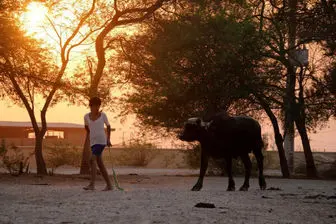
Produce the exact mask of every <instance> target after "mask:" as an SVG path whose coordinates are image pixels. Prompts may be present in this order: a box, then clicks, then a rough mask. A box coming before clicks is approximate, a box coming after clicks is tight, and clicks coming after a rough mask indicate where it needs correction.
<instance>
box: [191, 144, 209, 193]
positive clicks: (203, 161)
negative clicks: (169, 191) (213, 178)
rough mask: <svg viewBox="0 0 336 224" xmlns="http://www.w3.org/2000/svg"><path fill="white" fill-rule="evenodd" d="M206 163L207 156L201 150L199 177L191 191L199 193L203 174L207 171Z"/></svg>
mask: <svg viewBox="0 0 336 224" xmlns="http://www.w3.org/2000/svg"><path fill="white" fill-rule="evenodd" d="M208 161H209V156H208V155H207V154H206V153H205V152H204V151H203V150H202V152H201V168H200V175H199V177H198V180H197V182H196V184H195V185H194V186H193V188H192V189H191V190H192V191H199V190H201V189H202V187H203V179H204V176H205V172H206V170H207V169H208Z"/></svg>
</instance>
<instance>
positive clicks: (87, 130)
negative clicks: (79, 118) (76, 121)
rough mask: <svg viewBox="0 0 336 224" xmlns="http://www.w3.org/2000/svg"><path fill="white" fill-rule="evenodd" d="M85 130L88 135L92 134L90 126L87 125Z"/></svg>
mask: <svg viewBox="0 0 336 224" xmlns="http://www.w3.org/2000/svg"><path fill="white" fill-rule="evenodd" d="M84 127H85V130H86V133H87V134H89V133H90V129H89V126H88V125H85V126H84Z"/></svg>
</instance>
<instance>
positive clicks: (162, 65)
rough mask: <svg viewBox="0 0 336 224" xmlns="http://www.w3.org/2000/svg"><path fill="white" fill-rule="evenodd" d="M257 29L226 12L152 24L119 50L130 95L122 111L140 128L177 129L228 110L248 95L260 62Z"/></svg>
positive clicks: (183, 17) (189, 16)
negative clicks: (126, 66)
mask: <svg viewBox="0 0 336 224" xmlns="http://www.w3.org/2000/svg"><path fill="white" fill-rule="evenodd" d="M260 49H261V45H260V42H259V40H258V33H257V32H256V27H255V24H253V23H252V22H251V21H249V20H248V19H244V18H240V19H238V18H236V17H234V16H233V15H228V14H226V13H225V11H222V12H221V13H218V14H216V15H212V14H207V13H204V12H199V13H197V14H194V15H182V16H181V17H180V18H178V19H176V20H160V21H158V22H156V23H153V24H150V25H149V26H148V27H147V29H146V32H144V34H141V35H136V36H135V37H134V38H131V39H130V40H129V41H127V42H126V43H124V45H123V54H124V59H125V60H127V61H128V62H129V63H130V64H131V65H132V66H134V67H131V71H130V72H129V73H128V75H127V77H126V78H127V79H128V80H129V81H130V82H131V83H132V87H133V88H134V89H133V91H131V92H130V94H129V95H128V96H127V98H126V99H125V102H126V104H125V108H129V112H133V113H135V114H136V115H137V116H138V118H139V119H140V121H141V122H142V124H143V125H147V126H163V127H167V128H176V127H180V124H181V122H182V121H184V120H185V119H186V118H187V117H190V116H200V115H203V114H207V113H212V112H215V111H219V110H227V109H228V108H229V107H230V106H231V105H232V103H233V102H235V100H237V99H240V98H244V97H245V98H246V96H247V95H248V94H249V93H248V92H247V91H246V88H244V87H243V85H242V83H244V82H245V81H247V80H248V81H249V82H250V83H249V84H252V82H253V78H251V76H253V74H254V69H255V68H256V66H257V64H258V60H259V59H260V57H261V54H260Z"/></svg>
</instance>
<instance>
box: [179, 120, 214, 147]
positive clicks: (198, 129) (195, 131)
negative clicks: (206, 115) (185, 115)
mask: <svg viewBox="0 0 336 224" xmlns="http://www.w3.org/2000/svg"><path fill="white" fill-rule="evenodd" d="M210 124H211V122H204V121H203V120H202V119H201V118H198V117H193V118H189V119H188V120H187V122H186V123H185V124H184V128H183V130H182V132H181V133H180V134H179V135H178V138H179V139H180V140H182V141H187V142H192V141H197V140H200V138H201V137H202V135H203V134H204V131H206V130H207V129H208V127H209V125H210Z"/></svg>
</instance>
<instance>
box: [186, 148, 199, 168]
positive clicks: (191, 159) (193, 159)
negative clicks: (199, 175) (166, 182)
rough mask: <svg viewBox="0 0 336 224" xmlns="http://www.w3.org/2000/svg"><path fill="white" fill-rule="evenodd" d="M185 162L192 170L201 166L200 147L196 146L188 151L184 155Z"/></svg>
mask: <svg viewBox="0 0 336 224" xmlns="http://www.w3.org/2000/svg"><path fill="white" fill-rule="evenodd" d="M185 161H186V163H187V164H188V166H190V167H191V168H193V169H197V168H199V167H200V166H201V146H200V145H196V146H195V147H194V148H193V149H188V151H187V152H186V155H185Z"/></svg>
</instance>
